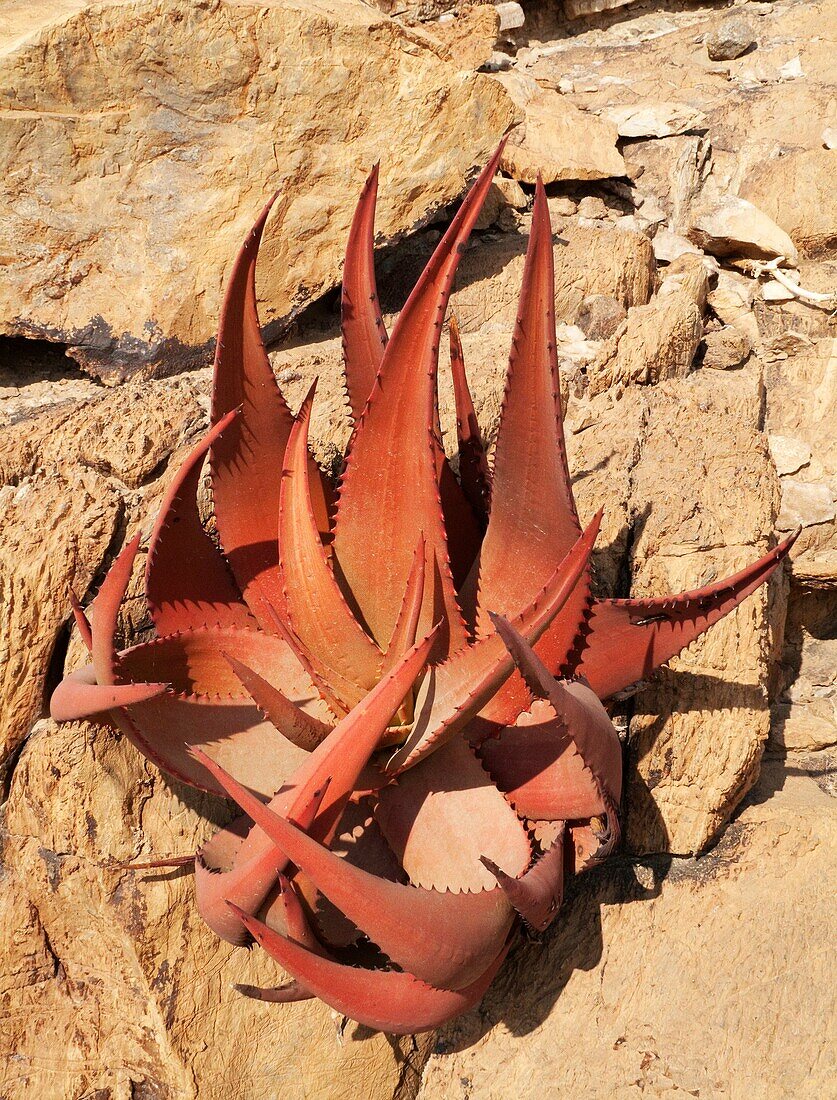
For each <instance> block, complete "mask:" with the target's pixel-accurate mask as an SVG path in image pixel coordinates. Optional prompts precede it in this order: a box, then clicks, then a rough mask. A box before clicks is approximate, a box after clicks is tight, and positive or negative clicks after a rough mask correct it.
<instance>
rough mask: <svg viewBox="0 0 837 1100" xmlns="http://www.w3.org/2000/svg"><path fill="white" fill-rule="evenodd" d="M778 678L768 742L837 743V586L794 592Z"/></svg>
mask: <svg viewBox="0 0 837 1100" xmlns="http://www.w3.org/2000/svg"><path fill="white" fill-rule="evenodd" d="M780 676H781V684H782V690H781V694H780V695H779V699H778V702H777V703H776V704H775V705H774V707H773V725H772V728H771V731H770V741H771V745H772V746H773V747H775V748H777V749H780V750H789V751H794V750H797V751H798V750H802V751H810V750H818V749H824V748H828V747H829V746H831V745H835V744H837V590H830V591H823V590H822V589H814V590H810V589H808V590H806V589H805V588H802V587H801V586H800V588H799V590H798V591H797V592H796V599H794V600H793V601H792V603H791V606H790V609H789V613H788V621H787V624H786V626H785V649H784V653H783V659H782V667H781V669H780Z"/></svg>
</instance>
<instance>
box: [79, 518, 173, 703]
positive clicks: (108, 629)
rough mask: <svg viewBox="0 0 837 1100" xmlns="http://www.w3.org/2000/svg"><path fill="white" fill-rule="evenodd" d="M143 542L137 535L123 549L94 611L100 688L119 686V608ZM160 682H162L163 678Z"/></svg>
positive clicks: (93, 646) (95, 664)
mask: <svg viewBox="0 0 837 1100" xmlns="http://www.w3.org/2000/svg"><path fill="white" fill-rule="evenodd" d="M141 541H142V535H134V537H133V538H132V539H131V541H130V542H128V543H126V544H125V546H123V548H122V550H121V552H120V553H119V555H118V557H117V558H116V560H115V561H114V563H113V565H112V566H111V567H110V569H109V570H108V572H107V576H106V577H105V579H104V580H103V581H102V586H101V588H100V589H99V592H98V595H97V596H96V599H95V600H94V601H93V604H92V607H91V608H90V612H91V614H92V623H91V625H92V639H91V647H90V655H91V657H92V658H93V667H94V668H95V670H96V681H97V683H99V684H115V683H118V682H119V681H118V671H117V670H118V654H117V652H116V623H117V619H118V617H119V608H120V606H121V604H122V601H123V600H124V599H125V593H126V592H127V591H128V582H129V581H130V579H131V571H132V569H133V567H134V560H135V559H136V556H137V551H138V550H139V546H140V542H141ZM141 679H144V680H147V679H148V677H147V676H144V677H141ZM160 679H161V680H162V679H163V677H160Z"/></svg>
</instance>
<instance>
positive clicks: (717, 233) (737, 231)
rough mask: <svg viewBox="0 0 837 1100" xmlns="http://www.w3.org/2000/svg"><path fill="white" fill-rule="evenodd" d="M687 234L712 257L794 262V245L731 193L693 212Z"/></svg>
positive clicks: (782, 233) (774, 224) (777, 228)
mask: <svg viewBox="0 0 837 1100" xmlns="http://www.w3.org/2000/svg"><path fill="white" fill-rule="evenodd" d="M689 236H690V237H691V239H692V240H693V241H695V242H696V243H697V244H699V245H700V246H701V248H705V249H706V251H707V252H710V253H711V254H712V255H713V256H743V257H747V258H752V259H757V260H758V259H764V260H772V259H773V257H774V256H784V257H785V259H786V260H788V261H789V262H790V263H791V264H795V263H796V258H797V255H796V246H795V245H794V243H793V241H792V240H791V239H790V237H789V236H788V235H787V233H786V232H785V231H784V229H780V228H779V226H778V225H776V223H775V222H773V221H771V220H770V218H768V216H767V215H766V214H765V213H764V212H763V211H761V210H759V209H758V207H756V206H754V205H753V204H752V203H751V202H747V200H746V199H741V198H738V197H736V196H735V195H723V196H721V197H719V198H718V199H717V201H714V202H711V203H708V204H707V205H706V206H704V207H703V208H701V209H697V210H695V211H694V214H693V218H692V224H691V227H690V231H689Z"/></svg>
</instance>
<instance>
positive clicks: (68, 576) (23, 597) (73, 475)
mask: <svg viewBox="0 0 837 1100" xmlns="http://www.w3.org/2000/svg"><path fill="white" fill-rule="evenodd" d="M0 515H1V516H2V520H0V604H2V607H3V609H4V614H3V617H2V625H0V699H2V701H3V706H2V711H1V712H0V713H2V718H0V772H1V773H3V774H5V770H6V767H7V766H8V765H9V763H10V761H11V760H12V759H13V758H14V754H15V753H16V751H17V750H18V748H19V747H20V745H21V743H22V741H23V740H24V738H25V737H26V736H27V734H28V733H29V730H30V729H31V727H32V725H33V723H34V722H35V720H36V719H37V718H38V717H39V716H40V714H41V712H42V710H43V707H44V705H45V699H44V693H45V691H46V689H47V679H48V677H49V676H50V662H51V660H52V659H53V653H54V651H55V649H56V646H57V643H58V640H59V637H60V636H61V632H62V630H63V628H64V626H65V624H66V623H67V621H68V618H69V615H70V607H69V601H68V596H67V590H68V588H72V589H73V591H74V592H76V594H77V595H78V596H79V597H80V598H81V597H83V596H84V594H85V593H86V592H87V589H88V588H89V586H90V584H91V583H92V581H93V579H94V577H95V576H96V574H97V573H98V571H99V568H100V566H101V564H102V562H103V561H104V558H105V555H106V553H107V551H108V548H109V546H110V544H111V541H112V539H113V536H114V534H115V532H116V526H117V522H118V519H119V499H118V496H117V494H116V493H115V491H114V490H113V489H112V488H111V487H110V486H109V485H108V484H107V483H106V482H104V481H103V480H102V479H101V478H100V477H99V476H98V475H96V474H95V473H93V472H92V471H90V470H81V471H75V472H68V473H67V474H66V475H62V474H58V473H55V472H52V473H38V474H33V476H31V477H26V478H24V479H22V480H21V481H20V482H19V483H17V484H12V485H4V486H3V487H2V488H0ZM60 671H61V670H60V662H59V667H58V668H57V669H55V670H54V672H53V675H55V674H60Z"/></svg>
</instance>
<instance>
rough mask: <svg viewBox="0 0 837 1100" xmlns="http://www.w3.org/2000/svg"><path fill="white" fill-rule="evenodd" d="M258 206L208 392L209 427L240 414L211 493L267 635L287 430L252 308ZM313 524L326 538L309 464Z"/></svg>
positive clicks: (286, 412)
mask: <svg viewBox="0 0 837 1100" xmlns="http://www.w3.org/2000/svg"><path fill="white" fill-rule="evenodd" d="M274 201H275V196H274V198H273V199H271V201H270V202H269V203H268V204H267V206H265V208H264V210H263V211H262V213H261V214H260V215H259V218H258V220H257V221H256V224H255V225H254V226H253V229H252V230H251V232H250V234H249V236H248V237H247V240H246V241H245V242H244V244H243V246H242V248H241V251H240V252H239V254H238V256H237V257H236V261H235V264H234V265H233V270H232V273H231V275H230V281H229V285H228V286H227V292H226V295H225V297H224V304H223V306H222V308H221V321H220V326H219V329H218V342H217V347H216V351H215V373H214V379H213V389H212V422H213V423H217V422H218V421H219V420H221V419H222V418H223V417H225V416H226V415H227V414H228V413H229V412H231V411H232V410H233V409H237V408H240V409H241V415H240V416H239V417H238V418H237V419H236V421H235V422H234V423H233V424H231V425H230V427H229V429H228V430H227V431H226V432H224V434H223V436H221V437H220V438H219V439H216V440H215V442H214V443H213V444H212V449H211V462H210V465H211V471H212V492H213V496H214V499H215V514H216V520H217V523H218V534H219V535H220V538H221V545H222V546H223V548H224V552H225V554H226V556H227V559H228V561H229V563H230V567H231V569H232V571H233V575H234V576H235V579H236V581H237V582H238V586H239V588H240V589H241V592H242V593H243V595H244V599H245V601H246V603H247V606H248V607H249V608H250V610H251V611H252V612H253V614H254V615H255V617H256V620H257V621H258V623H259V625H260V626H261V627H262V628H263V629H265V630H270V629H271V619H270V617H269V615H268V614H267V611H266V608H265V602H267V603H269V604H271V605H272V606H274V607H281V584H280V581H279V573H278V553H279V550H278V545H277V540H276V531H277V529H278V524H279V490H280V479H279V477H278V471H279V470H281V468H282V460H283V458H284V455H285V447H286V445H287V442H288V436H289V435H290V432H291V427H292V426H293V416H292V415H291V412H290V409H289V408H288V406H287V403H286V402H285V399H284V397H283V396H282V394H281V392H280V390H279V387H278V385H277V384H276V379H275V378H274V376H273V371H272V370H271V367H270V361H269V359H268V357H267V352H266V351H265V348H264V344H263V343H262V335H261V329H260V327H259V316H258V312H257V309H256V281H255V278H256V260H257V257H258V252H259V244H260V242H261V238H262V232H263V231H264V226H265V222H266V221H267V216H268V214H269V213H270V209H271V206H272V205H273V202H274ZM311 465H312V470H311V473H312V482H313V490H312V495H313V497H314V510H315V513H316V515H317V523H318V526H319V529H320V531H321V532H323V534H327V533H328V530H329V525H328V508H327V501H326V495H325V492H326V490H325V486H324V482H323V479H322V476H321V474H320V472H319V469H318V468H317V467H316V464H315V463H314V461H313V459H312V460H311Z"/></svg>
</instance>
